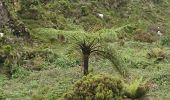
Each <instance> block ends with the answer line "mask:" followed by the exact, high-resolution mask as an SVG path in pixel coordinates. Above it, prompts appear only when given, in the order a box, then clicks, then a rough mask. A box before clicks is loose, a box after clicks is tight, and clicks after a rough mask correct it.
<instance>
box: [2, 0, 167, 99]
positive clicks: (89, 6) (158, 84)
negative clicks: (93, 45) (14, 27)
mask: <svg viewBox="0 0 170 100" xmlns="http://www.w3.org/2000/svg"><path fill="white" fill-rule="evenodd" d="M6 3H7V4H8V6H9V9H10V11H11V14H12V15H13V17H14V18H16V19H17V20H18V21H19V22H21V23H23V24H24V25H26V26H27V27H28V29H29V31H30V32H31V39H30V40H26V39H25V38H23V37H16V36H13V35H12V34H11V32H10V30H9V29H8V27H5V28H4V32H6V35H5V37H3V38H0V41H1V43H0V46H1V47H0V48H1V49H0V54H1V56H0V99H2V100H3V99H4V100H6V99H7V100H22V99H24V100H60V98H61V97H62V95H63V94H64V93H66V92H67V91H69V90H70V89H71V88H72V86H73V84H74V83H75V82H76V81H77V80H80V79H82V77H83V72H82V67H81V62H82V60H81V57H82V54H81V51H80V50H79V49H78V46H77V45H76V39H75V38H74V37H77V38H78V40H79V39H80V40H81V38H83V36H84V35H88V36H90V37H91V38H98V39H99V42H100V43H102V44H104V45H105V46H110V47H112V48H113V49H114V50H115V55H117V56H115V57H117V58H120V59H121V60H120V61H121V62H118V61H117V62H116V61H115V62H116V63H121V65H123V67H125V68H126V69H127V71H128V77H127V78H123V77H122V76H121V75H120V74H119V72H118V71H117V69H116V68H117V67H120V66H115V65H113V64H112V62H110V61H109V60H108V59H105V58H102V57H100V56H98V55H97V54H94V55H91V57H90V62H89V72H90V73H91V74H94V75H95V74H98V73H107V74H110V75H112V76H117V77H120V78H121V79H122V78H123V80H125V82H127V83H128V82H129V83H130V81H133V80H137V79H140V78H141V77H142V78H143V79H144V80H149V83H150V90H149V92H148V93H147V95H150V97H152V98H153V100H169V98H170V95H169V94H170V73H169V72H170V68H169V65H170V47H169V46H170V44H169V42H170V18H169V15H170V11H169V10H170V1H169V0H164V1H162V0H19V2H17V1H15V2H11V1H10V0H7V2H6ZM98 14H103V15H104V17H103V18H101V17H100V16H98ZM158 27H159V28H158ZM158 30H159V31H161V33H162V35H161V36H157V35H156V33H157V31H158ZM102 49H103V48H102ZM115 62H114V63H115Z"/></svg>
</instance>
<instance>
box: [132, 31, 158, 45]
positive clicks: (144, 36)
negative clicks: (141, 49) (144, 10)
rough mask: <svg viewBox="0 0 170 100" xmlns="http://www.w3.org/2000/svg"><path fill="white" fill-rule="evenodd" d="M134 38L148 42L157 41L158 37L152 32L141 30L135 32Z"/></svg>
mask: <svg viewBox="0 0 170 100" xmlns="http://www.w3.org/2000/svg"><path fill="white" fill-rule="evenodd" d="M134 40H135V41H141V42H148V43H152V42H155V41H156V39H155V38H154V36H153V35H152V34H151V33H149V32H142V31H141V30H138V31H136V32H135V35H134Z"/></svg>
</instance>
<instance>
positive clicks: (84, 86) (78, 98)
mask: <svg viewBox="0 0 170 100" xmlns="http://www.w3.org/2000/svg"><path fill="white" fill-rule="evenodd" d="M122 93H123V82H122V81H121V79H119V78H114V77H112V76H110V75H106V74H99V75H90V74H89V75H88V76H84V77H83V78H82V79H81V80H79V81H77V82H76V83H75V85H74V87H73V89H72V90H70V91H69V92H68V93H66V94H64V95H63V100H119V99H120V100H121V98H122V97H121V96H122Z"/></svg>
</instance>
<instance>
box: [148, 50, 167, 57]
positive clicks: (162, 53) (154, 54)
mask: <svg viewBox="0 0 170 100" xmlns="http://www.w3.org/2000/svg"><path fill="white" fill-rule="evenodd" d="M148 57H149V58H157V60H163V59H165V58H167V54H166V52H165V51H164V50H162V49H160V48H152V49H151V50H150V51H149V52H148Z"/></svg>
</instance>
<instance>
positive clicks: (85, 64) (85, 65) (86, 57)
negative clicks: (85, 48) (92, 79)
mask: <svg viewBox="0 0 170 100" xmlns="http://www.w3.org/2000/svg"><path fill="white" fill-rule="evenodd" d="M89 56H90V55H83V70H84V75H87V74H88V67H89Z"/></svg>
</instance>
